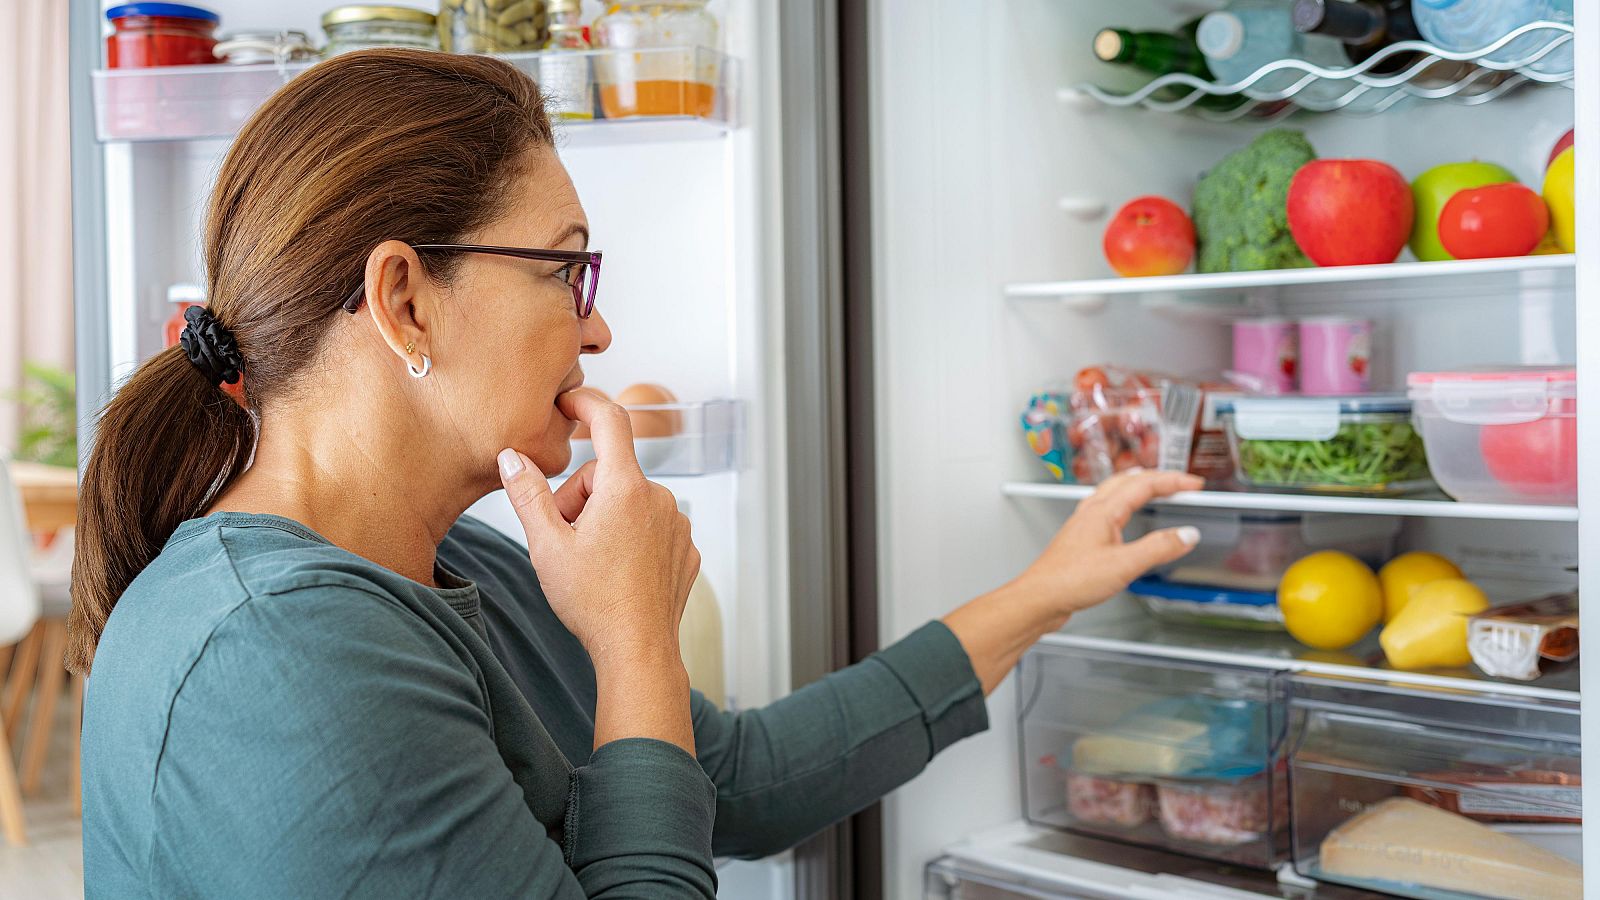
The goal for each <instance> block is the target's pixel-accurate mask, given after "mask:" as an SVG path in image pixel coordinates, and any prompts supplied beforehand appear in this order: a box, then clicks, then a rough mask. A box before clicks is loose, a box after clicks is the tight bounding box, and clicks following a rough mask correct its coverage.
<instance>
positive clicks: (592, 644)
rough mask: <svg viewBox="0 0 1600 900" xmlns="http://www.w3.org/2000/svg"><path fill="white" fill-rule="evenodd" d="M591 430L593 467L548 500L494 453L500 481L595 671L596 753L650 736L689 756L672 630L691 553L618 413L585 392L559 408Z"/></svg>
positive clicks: (543, 580) (516, 466) (542, 482)
mask: <svg viewBox="0 0 1600 900" xmlns="http://www.w3.org/2000/svg"><path fill="white" fill-rule="evenodd" d="M557 405H558V406H559V407H560V409H561V412H562V414H563V415H565V416H567V417H568V418H570V419H575V420H577V421H580V422H583V423H585V424H587V425H588V426H589V431H590V434H591V436H592V440H593V441H594V449H595V459H594V460H592V461H590V462H588V463H586V464H585V465H584V466H583V467H582V468H580V469H579V470H578V471H577V472H576V473H574V474H573V475H572V477H570V478H568V479H567V480H566V482H564V483H563V484H562V485H561V488H560V490H557V491H551V489H550V482H549V481H548V480H547V479H546V478H545V476H544V473H543V472H540V471H539V469H538V468H537V467H536V466H534V465H533V463H532V462H531V461H530V460H529V459H528V457H527V456H525V455H523V454H522V453H520V452H518V451H516V450H515V449H511V448H507V449H505V450H502V451H501V452H500V456H499V460H498V461H499V466H500V479H501V482H502V483H503V484H504V485H505V488H506V495H507V496H508V497H509V498H510V499H511V505H512V506H513V507H514V508H515V509H516V511H517V517H518V519H519V520H520V521H521V522H522V528H523V531H524V532H525V533H526V534H527V538H528V557H529V559H530V560H532V562H533V566H534V569H535V570H536V571H537V572H538V576H539V584H540V586H541V587H543V589H544V592H545V596H546V597H547V598H548V599H549V601H550V606H551V608H552V609H553V610H555V613H556V615H557V616H558V617H560V619H561V621H562V623H563V624H565V625H566V626H567V628H568V630H570V631H571V632H572V633H573V635H575V636H576V637H577V638H578V640H579V641H580V642H581V643H582V644H583V646H584V649H585V650H587V651H588V652H589V657H590V659H591V660H592V661H593V662H594V667H595V677H596V681H597V686H598V688H599V701H598V704H597V707H596V714H595V746H596V747H599V746H601V745H602V744H605V743H607V742H609V741H612V740H616V739H618V738H624V737H650V738H657V739H660V740H664V741H668V742H670V743H674V744H677V745H678V746H680V747H683V748H684V749H685V750H688V751H689V752H690V753H693V752H694V732H693V727H692V725H691V723H690V721H689V687H688V684H689V682H688V676H687V674H685V672H684V668H683V660H682V657H681V656H680V655H679V652H678V626H679V622H680V621H681V620H682V618H683V608H684V604H685V602H686V601H687V599H688V596H689V588H690V587H691V586H692V585H693V584H694V579H695V576H696V574H698V573H699V571H700V553H699V551H698V550H696V549H695V546H694V542H693V541H692V540H691V538H690V534H689V520H688V518H686V517H685V516H684V515H683V514H682V513H680V512H679V511H678V505H677V501H676V500H675V499H674V498H673V496H672V492H671V491H668V490H667V489H666V488H664V487H662V486H660V485H658V484H654V483H652V482H650V481H648V480H646V479H645V477H644V472H643V471H642V470H641V469H640V468H639V461H638V459H637V457H635V456H634V451H633V429H632V427H631V426H630V424H629V422H628V414H627V412H626V411H625V410H623V408H622V407H620V406H618V405H616V404H615V403H612V402H610V401H608V400H605V399H604V398H602V397H600V396H599V395H598V394H596V393H594V392H592V391H586V390H577V391H571V392H568V393H565V394H562V395H561V396H560V398H558V400H557Z"/></svg>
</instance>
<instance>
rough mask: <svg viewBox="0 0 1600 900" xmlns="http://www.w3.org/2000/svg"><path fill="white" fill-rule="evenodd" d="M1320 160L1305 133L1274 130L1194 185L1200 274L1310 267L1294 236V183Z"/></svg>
mask: <svg viewBox="0 0 1600 900" xmlns="http://www.w3.org/2000/svg"><path fill="white" fill-rule="evenodd" d="M1316 158H1317V154H1316V152H1315V151H1314V150H1312V149H1311V143H1310V142H1309V141H1307V140H1306V136H1305V134H1304V133H1303V132H1299V131H1293V130H1291V129H1287V128H1275V129H1273V130H1272V131H1268V132H1266V133H1265V134H1263V135H1261V136H1260V137H1258V138H1256V139H1255V140H1254V141H1251V142H1250V144H1249V146H1246V147H1244V148H1242V149H1239V150H1235V151H1234V152H1233V153H1230V154H1228V155H1227V156H1226V157H1224V158H1223V160H1222V161H1221V162H1219V163H1217V164H1216V165H1215V166H1213V167H1212V168H1211V171H1209V172H1206V173H1205V174H1204V175H1202V176H1200V180H1199V182H1197V183H1196V184H1195V186H1194V231H1195V238H1196V240H1197V242H1198V243H1199V245H1200V261H1199V270H1200V271H1201V272H1242V271H1249V270H1254V269H1289V268H1298V267H1303V266H1309V265H1311V260H1309V259H1307V258H1306V255H1305V254H1304V253H1301V252H1300V248H1299V246H1297V245H1296V244H1295V242H1294V238H1293V237H1292V236H1290V234H1289V212H1288V208H1287V202H1288V198H1289V180H1290V179H1292V178H1293V177H1294V173H1295V172H1296V170H1298V169H1299V168H1300V167H1301V166H1303V165H1305V164H1306V163H1308V162H1310V161H1311V160H1313V159H1316Z"/></svg>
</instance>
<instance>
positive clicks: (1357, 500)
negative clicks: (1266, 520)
mask: <svg viewBox="0 0 1600 900" xmlns="http://www.w3.org/2000/svg"><path fill="white" fill-rule="evenodd" d="M1000 492H1001V493H1002V494H1004V495H1005V496H1007V497H1027V498H1033V499H1040V500H1062V501H1072V502H1075V501H1078V500H1083V499H1085V498H1087V497H1088V496H1089V495H1090V494H1092V493H1094V486H1093V485H1087V484H1044V483H1041V482H1034V481H1008V482H1005V483H1003V484H1001V486H1000ZM1152 505H1154V506H1195V507H1205V508H1210V509H1271V510H1279V511H1283V512H1328V513H1355V514H1363V515H1374V516H1407V517H1433V518H1441V519H1491V520H1499V521H1506V522H1577V521H1578V508H1577V507H1575V506H1540V505H1532V504H1526V505H1524V504H1513V503H1461V502H1457V501H1455V500H1417V499H1407V498H1389V497H1327V496H1322V495H1318V494H1268V493H1251V492H1247V491H1185V492H1183V493H1180V494H1173V495H1172V496H1170V497H1166V498H1163V499H1161V500H1158V501H1156V502H1155V503H1154V504H1152Z"/></svg>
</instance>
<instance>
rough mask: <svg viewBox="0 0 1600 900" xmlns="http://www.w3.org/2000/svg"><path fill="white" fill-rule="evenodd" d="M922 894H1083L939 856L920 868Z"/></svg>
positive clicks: (956, 899) (958, 898) (957, 897)
mask: <svg viewBox="0 0 1600 900" xmlns="http://www.w3.org/2000/svg"><path fill="white" fill-rule="evenodd" d="M922 896H923V900H1068V898H1076V897H1082V896H1084V895H1082V894H1069V893H1064V892H1062V891H1060V890H1057V889H1055V888H1053V887H1049V886H1046V885H1044V884H1041V883H1038V882H1034V881H1032V880H1030V879H1026V878H1021V877H1018V876H1015V875H1011V874H1009V873H1000V872H991V871H988V870H986V869H984V868H983V867H981V866H973V865H970V864H964V863H961V862H960V861H958V860H955V859H951V858H950V857H940V858H939V859H936V860H934V861H933V862H931V863H928V867H927V869H925V870H924V871H923V878H922Z"/></svg>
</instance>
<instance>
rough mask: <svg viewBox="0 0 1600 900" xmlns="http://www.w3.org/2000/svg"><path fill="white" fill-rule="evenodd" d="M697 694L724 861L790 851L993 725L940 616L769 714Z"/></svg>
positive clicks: (699, 736)
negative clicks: (736, 709)
mask: <svg viewBox="0 0 1600 900" xmlns="http://www.w3.org/2000/svg"><path fill="white" fill-rule="evenodd" d="M694 698H695V700H694V704H695V709H694V725H695V744H696V748H697V753H698V755H699V758H700V764H701V765H702V766H703V767H704V768H705V771H706V773H707V774H708V775H710V776H711V780H712V781H713V782H715V783H716V787H717V814H716V830H715V833H714V835H713V845H714V848H715V850H716V853H717V855H719V856H736V857H743V858H755V857H761V856H767V855H770V854H773V853H777V852H780V851H782V850H785V849H787V848H789V847H792V846H794V845H795V844H798V843H799V842H800V841H802V840H804V839H805V838H806V837H809V836H810V835H812V834H814V833H815V832H817V831H819V830H820V829H822V828H824V827H826V826H828V825H830V824H832V823H834V822H837V821H839V820H840V819H843V818H845V817H846V816H848V815H850V814H851V813H854V812H857V811H859V810H861V809H863V808H865V807H867V806H869V805H871V804H872V803H874V802H876V801H877V800H878V799H879V798H880V797H882V796H883V795H884V794H887V793H888V792H889V791H891V790H893V789H894V788H896V787H899V786H900V785H902V784H904V783H906V782H907V781H910V780H911V778H912V777H913V776H915V775H916V774H917V773H918V772H920V771H922V769H923V767H924V766H926V765H927V763H928V760H930V759H932V758H933V756H934V754H936V753H938V752H939V751H941V750H943V749H944V748H945V747H948V746H950V745H951V744H953V743H955V742H956V741H958V740H960V739H961V738H963V737H966V736H968V735H972V734H976V733H978V732H980V731H983V730H984V729H986V728H987V727H988V726H989V715H988V708H987V707H986V706H985V705H984V700H983V688H982V686H981V685H980V684H979V682H978V678H977V676H976V675H975V674H974V673H973V671H972V663H971V661H970V660H969V659H968V658H967V654H966V651H965V650H964V649H963V648H962V647H961V642H960V641H958V640H957V639H956V636H955V635H954V634H953V633H951V631H950V629H949V628H947V627H945V625H944V624H943V623H942V622H930V623H928V624H927V625H924V626H923V627H922V628H919V629H918V630H916V631H914V632H912V633H911V634H909V635H907V636H906V637H905V638H903V639H901V640H900V641H898V642H897V643H895V644H893V645H891V646H889V647H888V648H886V649H884V650H882V651H879V652H878V653H875V654H873V655H872V656H869V657H867V658H866V659H864V660H862V661H861V662H859V663H857V664H855V665H853V666H849V667H848V668H844V669H840V670H839V671H837V672H834V673H832V674H830V675H828V676H827V677H825V678H822V679H821V680H819V681H816V682H813V683H812V684H809V685H806V686H805V687H803V688H801V689H800V690H798V691H795V692H794V693H793V694H790V695H789V696H788V697H785V698H783V699H782V700H779V701H777V702H775V703H772V704H771V705H769V706H766V707H763V708H761V709H755V710H747V711H744V712H740V713H737V714H735V713H728V712H723V711H721V710H718V709H717V708H716V707H715V706H714V705H712V704H711V703H710V702H709V701H707V700H705V699H704V698H703V697H701V696H700V695H699V693H695V694H694Z"/></svg>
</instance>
